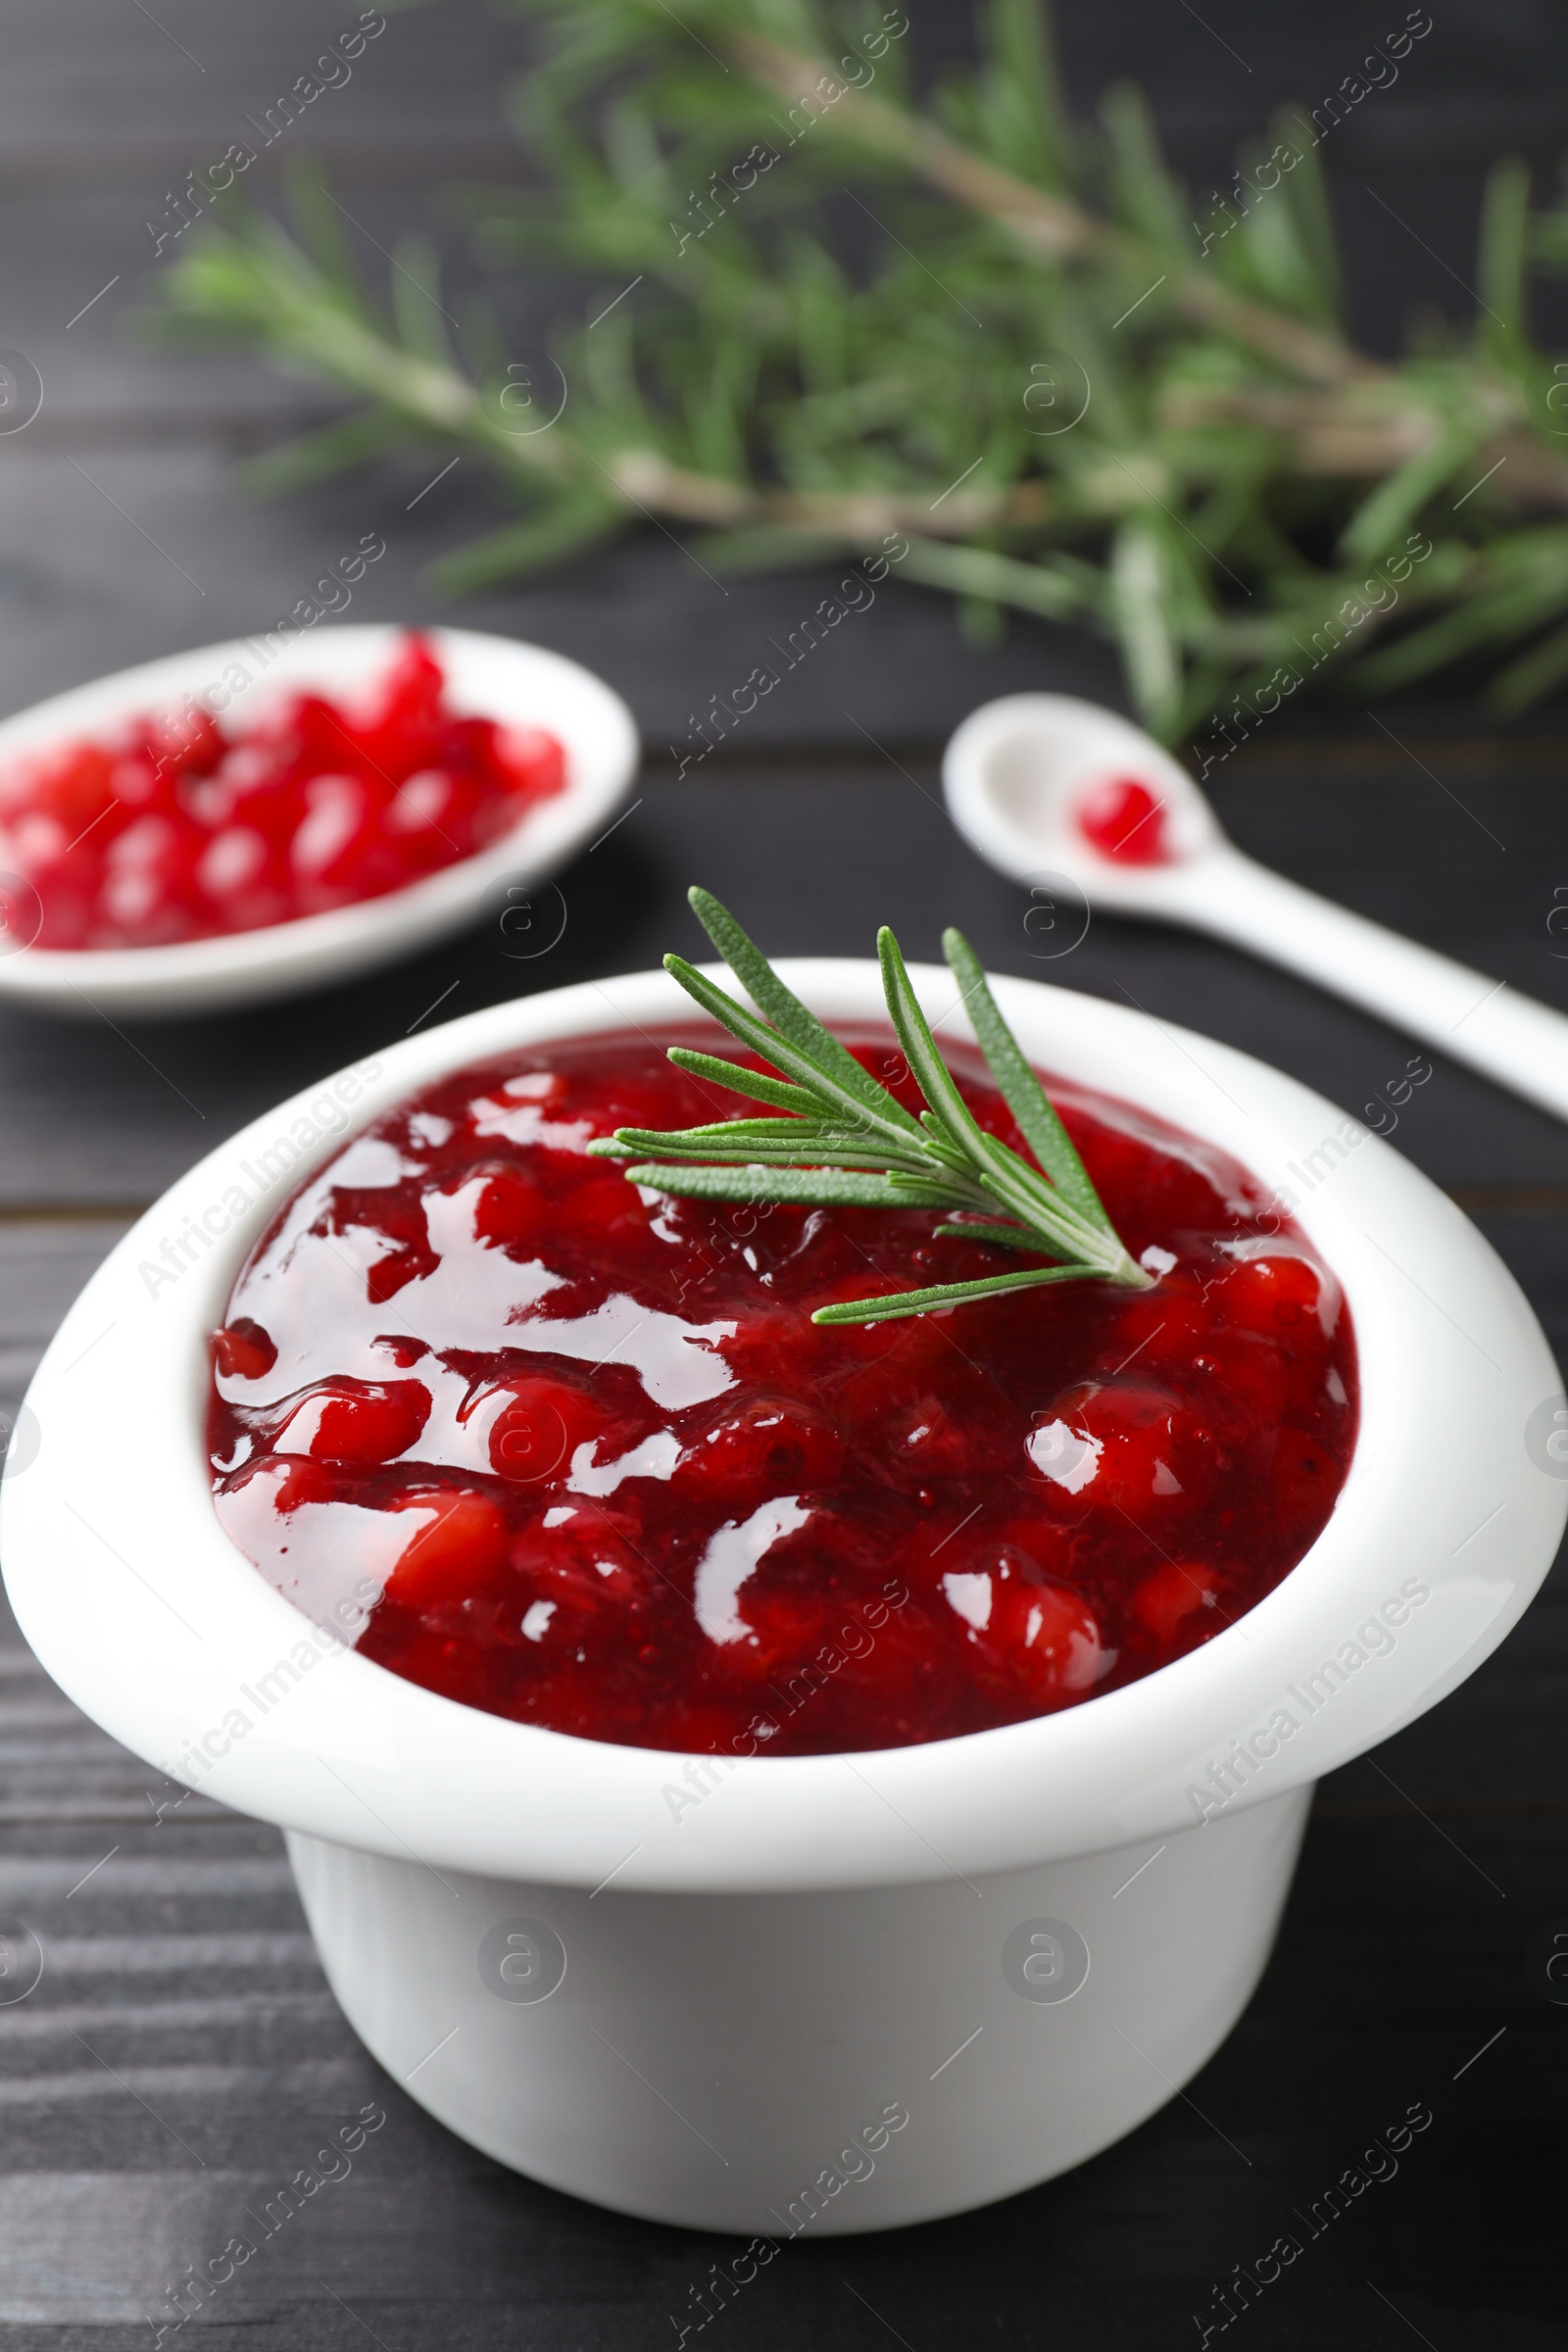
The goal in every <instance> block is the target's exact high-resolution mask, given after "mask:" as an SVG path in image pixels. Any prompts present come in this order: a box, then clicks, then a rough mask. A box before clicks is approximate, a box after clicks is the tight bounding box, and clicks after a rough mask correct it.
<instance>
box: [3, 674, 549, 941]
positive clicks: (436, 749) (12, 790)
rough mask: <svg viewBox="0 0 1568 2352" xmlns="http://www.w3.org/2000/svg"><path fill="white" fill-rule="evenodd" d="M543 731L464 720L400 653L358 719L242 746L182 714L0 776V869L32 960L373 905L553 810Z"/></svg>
mask: <svg viewBox="0 0 1568 2352" xmlns="http://www.w3.org/2000/svg"><path fill="white" fill-rule="evenodd" d="M564 782H565V757H564V753H563V751H562V747H561V745H560V744H559V743H558V742H557V740H556V738H555V737H554V736H553V735H549V734H547V733H546V732H545V731H544V729H543V728H540V727H526V728H514V727H506V726H502V725H500V724H499V723H498V722H497V721H496V720H495V719H490V718H476V717H464V716H460V715H459V713H458V712H457V711H454V710H453V709H452V707H451V706H450V704H449V703H448V701H447V698H446V681H445V677H444V674H443V672H442V669H441V665H440V663H439V662H438V661H437V660H436V658H435V656H434V654H433V653H432V652H431V650H430V648H429V646H428V645H427V644H426V643H425V642H424V640H423V639H422V638H420V637H417V636H410V637H408V638H406V639H405V640H404V643H403V645H402V647H401V649H400V651H399V652H398V654H397V655H396V657H395V659H394V660H393V662H391V664H390V665H389V667H388V669H387V671H386V673H385V675H384V676H383V677H382V678H381V680H380V681H379V683H378V684H377V686H376V687H375V688H373V689H372V690H371V692H370V693H369V695H368V698H367V699H366V700H365V702H364V703H363V704H359V705H356V706H355V707H354V708H349V707H347V706H343V705H339V704H336V703H333V702H329V701H327V700H326V698H325V697H324V696H322V695H319V694H296V695H293V696H290V697H289V698H287V699H286V700H282V701H279V702H277V703H274V704H273V705H272V706H271V708H270V710H269V711H267V712H266V713H265V714H263V715H261V716H259V717H258V718H257V720H256V722H255V724H254V725H252V726H250V727H249V728H247V729H246V730H244V731H243V732H240V731H234V732H225V730H224V729H223V728H222V727H221V725H220V723H219V722H218V720H217V719H216V718H214V717H213V715H212V714H211V712H210V711H206V710H205V709H203V708H202V707H201V706H200V705H195V704H193V705H191V706H190V707H189V708H188V709H187V710H186V711H184V712H183V713H182V714H180V715H178V716H173V715H166V716H162V717H156V716H150V715H149V716H143V717H139V718H134V719H130V720H128V721H127V722H126V723H125V724H124V725H123V727H122V728H121V729H120V730H119V732H118V734H117V735H116V736H115V738H114V740H113V741H109V742H103V743H90V742H78V743H66V744H62V745H61V746H59V748H58V749H56V750H52V751H47V752H33V753H28V754H25V755H20V756H18V757H17V758H16V759H15V760H14V761H13V762H12V763H11V764H10V766H9V767H8V768H6V769H5V770H4V771H0V867H4V868H5V869H6V870H8V871H9V872H12V873H14V874H17V875H20V876H21V877H22V879H23V880H24V881H25V882H26V883H27V884H29V885H30V887H31V889H32V890H33V891H34V892H35V893H36V894H37V899H38V903H39V906H40V907H41V909H42V923H41V928H39V929H38V931H37V932H36V935H35V944H36V945H37V946H38V947H40V948H68V949H79V948H146V947H163V946H168V945H170V944H172V943H173V942H175V941H178V940H185V939H208V938H212V937H214V936H215V935H216V934H219V933H221V932H229V931H254V930H257V929H258V928H260V927H261V926H262V925H264V924H269V923H284V922H291V921H292V920H293V919H294V918H295V917H296V916H298V915H304V914H319V913H322V912H324V911H325V909H327V908H328V907H346V906H349V905H351V904H352V903H353V901H355V900H357V899H374V898H380V897H381V896H383V895H384V893H386V892H387V891H389V890H401V889H402V888H403V887H404V886H405V884H407V883H410V882H417V881H418V880H419V878H420V876H421V875H424V874H429V873H434V872H435V871H437V869H438V868H439V867H441V866H444V865H451V864H453V863H455V862H456V860H457V859H459V858H470V857H472V856H473V854H474V853H475V851H478V850H482V849H484V848H486V847H487V846H488V845H489V844H490V843H491V842H493V841H495V840H496V839H497V838H498V837H499V836H500V835H502V834H503V833H506V832H509V831H510V830H511V828H512V827H513V826H514V825H515V824H516V823H517V822H518V820H519V818H520V817H521V816H522V814H523V812H524V810H525V809H527V808H529V807H530V805H531V804H532V803H533V802H535V801H539V800H544V799H546V798H547V797H548V796H549V795H550V794H552V793H556V792H559V791H560V790H561V788H562V786H563V784H564Z"/></svg>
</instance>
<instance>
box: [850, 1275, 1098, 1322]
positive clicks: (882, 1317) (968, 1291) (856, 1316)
mask: <svg viewBox="0 0 1568 2352" xmlns="http://www.w3.org/2000/svg"><path fill="white" fill-rule="evenodd" d="M1095 1272H1096V1268H1095V1267H1093V1266H1032V1267H1030V1268H1029V1270H1028V1271H1027V1272H1026V1273H1022V1274H984V1275H982V1276H981V1277H980V1278H979V1280H978V1281H976V1282H939V1283H935V1284H933V1285H932V1287H931V1288H930V1289H929V1290H924V1291H896V1292H894V1293H893V1295H892V1296H891V1297H884V1298H874V1299H846V1300H845V1301H844V1303H843V1304H842V1305H840V1306H819V1307H818V1308H817V1310H816V1312H815V1314H814V1315H813V1316H812V1317H811V1321H812V1322H813V1323H888V1322H891V1321H892V1319H893V1318H894V1316H895V1315H923V1314H926V1313H928V1312H929V1311H930V1309H931V1308H932V1307H938V1306H958V1305H961V1304H962V1302H963V1301H964V1300H965V1299H994V1298H997V1297H998V1296H999V1295H1003V1294H1005V1293H1006V1292H1008V1291H1032V1290H1037V1289H1039V1287H1040V1286H1041V1285H1042V1284H1043V1283H1048V1282H1085V1281H1090V1280H1092V1279H1093V1277H1094V1275H1095Z"/></svg>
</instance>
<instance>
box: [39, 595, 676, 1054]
mask: <svg viewBox="0 0 1568 2352" xmlns="http://www.w3.org/2000/svg"><path fill="white" fill-rule="evenodd" d="M405 633H406V632H405V630H404V628H403V627H402V625H401V624H393V623H390V622H387V623H383V622H363V623H362V622H354V623H349V624H345V625H343V626H340V627H334V626H331V625H330V624H328V625H326V626H323V627H319V628H316V629H314V630H312V631H311V632H310V633H309V634H306V635H301V636H297V637H295V638H293V639H292V640H290V641H288V642H287V643H285V644H283V645H282V646H280V647H278V648H276V649H275V650H273V651H271V652H270V653H269V652H268V651H267V648H268V646H269V644H270V640H269V639H268V638H267V637H266V636H265V635H263V636H260V637H258V638H256V639H250V638H246V639H235V640H233V641H232V642H231V643H228V644H224V645H205V646H198V647H196V648H195V649H194V650H193V651H192V652H190V653H185V654H172V655H169V656H167V657H166V658H165V659H164V660H162V661H158V662H142V663H141V664H140V665H139V666H138V667H137V668H135V669H123V670H119V671H117V672H116V673H115V674H114V675H113V676H112V677H107V678H97V679H95V680H94V681H93V682H92V684H90V685H87V686H75V687H73V688H72V689H71V690H70V692H69V693H66V694H56V695H51V697H50V698H49V700H48V701H47V702H43V703H35V704H34V705H33V706H32V708H31V709H30V710H27V711H18V712H17V713H16V714H15V716H14V717H11V718H8V719H6V720H4V721H3V722H0V764H4V763H5V762H6V761H8V760H11V759H13V758H14V757H16V756H17V755H18V754H20V753H23V752H31V751H38V750H45V749H48V748H50V747H51V746H54V745H57V744H60V743H64V742H69V741H71V740H72V739H73V738H75V737H80V736H95V735H98V734H101V733H102V732H103V731H105V730H106V729H109V728H112V727H114V726H115V725H117V724H118V723H120V722H121V721H123V720H124V719H126V718H129V717H133V716H135V715H137V714H138V713H140V712H143V711H166V710H179V709H183V708H185V707H186V706H188V705H189V704H191V703H192V702H195V703H198V704H203V705H205V706H206V707H209V708H211V709H213V710H214V711H215V713H217V714H219V715H221V717H222V718H223V720H224V722H225V724H227V723H230V722H231V721H234V720H238V721H240V722H241V723H245V724H248V723H251V722H252V721H253V720H254V718H255V716H256V714H257V713H258V712H259V711H262V710H263V709H264V708H265V707H266V706H267V705H269V704H270V703H271V702H273V701H274V700H275V699H276V698H277V697H278V696H279V695H284V694H293V693H298V692H300V691H301V690H302V689H309V690H314V691H319V692H320V693H323V694H327V695H331V696H333V697H338V696H342V695H358V694H360V693H363V692H364V690H365V689H366V688H367V687H368V686H369V685H370V684H371V683H372V682H373V681H374V680H375V678H377V677H378V676H379V675H380V674H381V673H382V672H383V671H384V669H385V668H386V665H387V664H388V662H390V661H391V659H392V657H393V653H394V650H395V648H396V646H397V644H398V642H399V640H400V639H401V638H402V637H403V636H404V635H405ZM421 634H422V635H424V636H426V637H427V638H428V639H429V641H430V643H431V645H432V647H433V649H434V651H435V653H436V655H437V657H438V658H439V660H440V662H441V663H442V666H443V668H444V669H445V671H446V674H447V680H448V690H449V693H450V696H451V699H452V702H453V704H454V706H455V707H456V709H457V710H458V711H460V712H462V713H464V714H467V713H470V712H471V713H475V714H478V715H482V716H485V717H488V718H495V719H499V720H501V721H502V722H503V723H505V724H507V725H509V726H519V727H520V726H541V727H545V728H548V729H549V731H550V732H551V733H552V734H553V735H555V736H557V737H558V738H559V740H560V741H561V743H562V744H563V745H564V749H565V754H566V782H565V786H564V789H563V790H562V791H561V792H559V793H557V794H555V795H554V796H553V797H552V798H551V799H549V800H546V801H540V802H538V803H536V804H535V806H534V807H532V808H531V809H528V810H527V812H526V813H525V814H524V816H523V817H522V819H521V821H520V822H519V823H518V824H516V825H515V826H514V827H513V829H512V830H511V831H510V832H509V833H506V834H504V835H503V836H502V838H501V839H500V840H499V841H495V842H492V843H491V845H490V847H489V848H488V849H485V850H481V851H480V852H479V853H478V855H477V856H476V857H472V858H460V859H459V860H458V861H457V862H456V863H454V864H452V865H448V866H443V867H442V868H441V870H440V871H439V872H438V873H433V874H426V875H425V876H423V878H422V879H421V880H419V881H417V882H414V883H411V884H410V885H409V886H408V887H407V888H406V889H403V890H394V891H388V892H386V893H385V894H384V895H383V896H382V897H380V898H375V899H360V900H357V901H356V902H355V903H354V904H353V905H352V906H349V907H332V908H331V909H330V910H329V911H328V912H326V913H324V914H309V915H302V916H300V917H299V919H298V920H297V921H294V922H289V923H273V924H269V925H267V926H266V927H264V928H263V929H261V930H256V931H231V932H224V933H221V934H220V935H219V936H218V937H217V938H215V939H192V940H183V941H180V942H179V943H178V944H176V945H174V946H172V947H156V948H102V949H83V950H79V951H77V950H65V949H52V948H37V947H31V946H16V945H15V944H14V945H13V947H12V951H11V952H10V953H8V954H4V955H0V996H8V997H11V998H13V999H16V1000H20V1001H21V1002H23V1003H25V1004H28V1005H37V1006H40V1007H43V1008H47V1009H48V1010H49V1011H51V1012H64V1013H70V1014H73V1015H77V1016H81V1015H87V1016H90V1015H91V1014H93V1013H94V1012H107V1013H110V1014H123V1015H128V1016H130V1017H132V1018H139V1017H146V1016H153V1017H158V1016H161V1015H166V1014H176V1013H189V1012H216V1011H221V1010H223V1009H225V1008H227V1007H229V1006H232V1005H255V1004H263V1003H266V1002H268V1001H269V1000H270V999H272V998H275V997H283V996H292V995H294V994H297V993H298V992H300V991H302V990H304V989H310V988H321V987H325V986H327V985H329V984H330V983H332V982H334V981H339V980H347V979H350V978H352V977H353V976H354V975H355V974H356V973H359V972H365V971H370V970H373V969H374V968H375V967H376V966H377V965H379V964H383V963H389V962H391V961H393V960H394V959H395V958H396V957H398V956H413V955H417V953H418V952H419V951H420V949H422V948H426V947H429V946H431V945H433V944H434V942H435V941H437V940H439V939H443V938H445V937H447V936H448V935H449V934H450V933H451V932H454V931H458V930H461V929H462V928H463V926H464V925H465V924H466V923H469V922H472V921H473V920H474V918H475V917H476V915H477V914H478V913H479V911H480V909H481V907H483V905H484V902H485V899H486V896H487V894H489V893H490V892H492V891H494V890H495V889H496V888H497V886H498V885H499V884H501V883H503V882H504V881H506V880H507V879H508V878H509V877H513V876H521V877H526V878H527V879H528V880H530V881H539V880H542V879H544V878H545V877H546V876H547V875H549V874H551V873H553V872H554V871H555V870H556V868H557V867H558V866H560V865H562V864H564V862H565V860H566V859H567V858H570V857H571V856H572V855H573V854H574V853H575V852H576V851H577V850H579V849H581V848H582V847H583V845H584V844H585V843H587V842H590V841H592V840H593V838H594V836H595V835H596V834H597V833H599V832H601V831H603V829H604V827H605V826H606V825H607V824H608V823H609V822H610V820H611V817H612V815H613V811H614V809H616V807H617V806H618V805H619V803H620V801H621V799H622V797H623V796H624V794H625V791H626V788H627V786H628V785H629V784H630V782H631V779H632V777H633V776H634V775H635V774H636V772H637V765H638V760H639V759H640V757H641V749H640V745H639V742H638V737H637V728H636V724H635V722H634V720H633V718H632V715H631V712H630V711H628V710H627V708H626V706H625V704H624V703H623V702H622V701H621V699H620V697H619V695H617V694H615V693H613V691H612V689H611V688H610V687H608V686H607V685H606V684H605V683H604V681H603V680H602V679H601V678H597V677H595V675H594V674H593V672H592V670H588V669H584V668H583V667H582V666H581V664H580V663H578V662H568V661H567V660H566V658H565V656H564V655H563V654H553V653H550V652H547V650H546V649H545V648H544V647H543V646H538V645H523V644H519V643H517V642H515V640H513V639H511V638H507V637H490V636H484V635H481V634H480V633H479V632H477V631H476V630H473V629H427V630H424V631H421ZM236 669H238V670H240V671H243V672H244V674H245V677H246V679H247V680H248V683H246V684H243V685H235V686H229V685H227V684H225V683H224V680H225V674H227V675H228V676H230V677H231V676H232V675H233V672H234V671H235V670H236Z"/></svg>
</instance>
